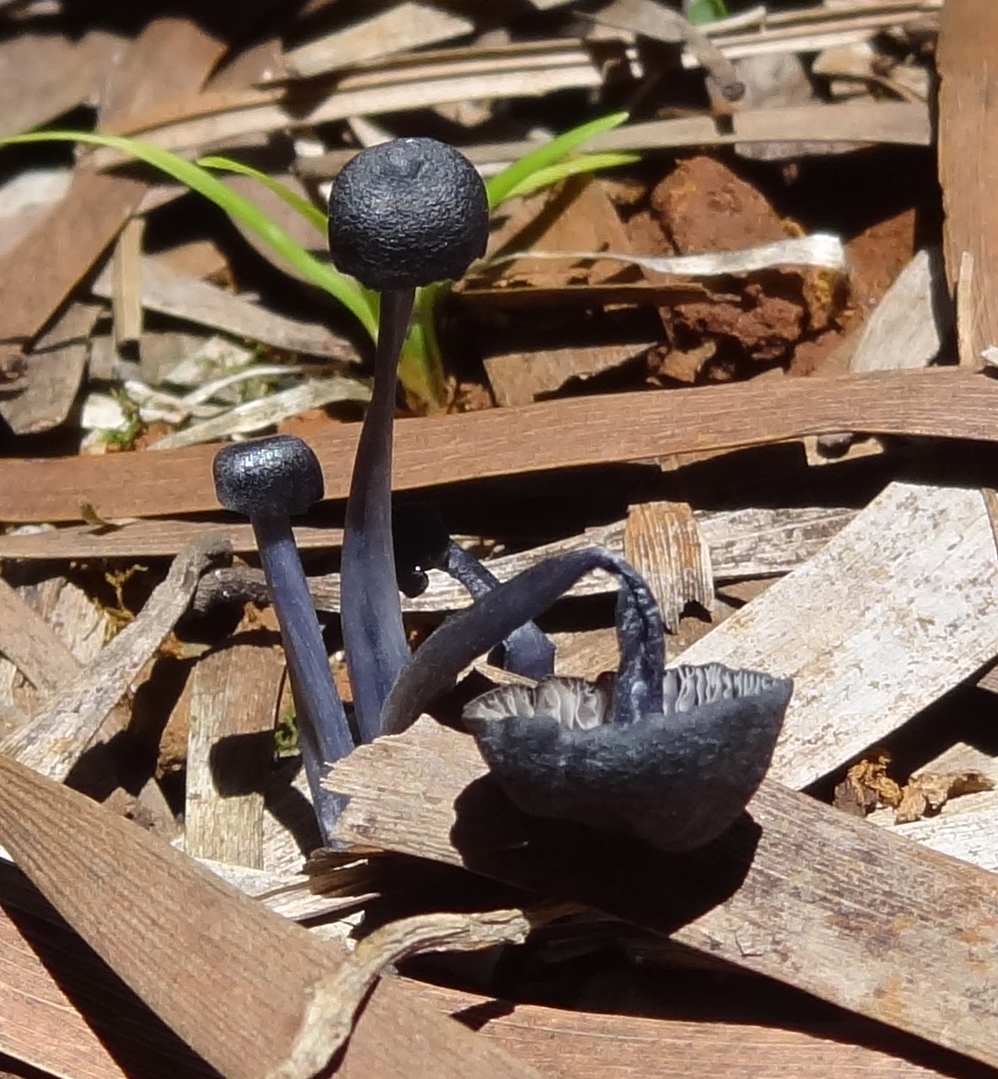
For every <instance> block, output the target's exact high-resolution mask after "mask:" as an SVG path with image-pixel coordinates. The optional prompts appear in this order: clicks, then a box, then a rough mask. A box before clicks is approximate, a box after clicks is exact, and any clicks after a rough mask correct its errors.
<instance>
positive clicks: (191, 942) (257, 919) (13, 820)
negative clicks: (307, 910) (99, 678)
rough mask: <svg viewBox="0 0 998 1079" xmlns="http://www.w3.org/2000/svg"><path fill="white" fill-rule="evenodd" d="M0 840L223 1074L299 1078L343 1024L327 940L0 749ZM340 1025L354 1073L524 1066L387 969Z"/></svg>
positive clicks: (342, 952)
mask: <svg viewBox="0 0 998 1079" xmlns="http://www.w3.org/2000/svg"><path fill="white" fill-rule="evenodd" d="M0 843H3V845H4V846H5V847H6V848H7V850H8V851H9V852H10V853H11V855H13V857H14V859H15V861H16V862H17V864H18V866H19V867H20V868H21V869H22V870H23V871H24V873H25V874H26V876H27V877H28V878H29V879H30V880H31V882H32V883H33V884H34V885H35V886H36V887H37V888H38V890H39V891H40V892H41V893H42V894H43V895H44V896H45V898H46V899H47V900H48V901H49V902H50V903H51V904H52V905H53V906H54V907H55V908H56V910H57V911H58V912H59V913H60V914H61V915H62V917H63V918H65V919H66V921H67V922H68V923H69V924H70V925H71V926H72V928H73V929H75V930H76V931H77V932H78V933H79V934H80V936H81V937H83V939H84V940H85V941H86V942H87V943H88V944H89V945H90V946H91V947H92V948H93V949H94V951H95V952H96V953H97V954H98V955H99V956H100V957H101V958H102V959H103V960H104V961H105V962H106V963H107V964H108V966H110V967H111V968H112V969H113V970H114V971H115V973H117V974H118V975H119V977H120V978H121V979H122V981H124V982H125V983H126V984H127V985H128V986H129V987H130V988H131V989H132V990H133V991H134V992H135V993H136V995H137V996H139V997H140V998H141V999H142V1000H144V1001H145V1003H146V1004H147V1005H148V1006H149V1007H150V1008H151V1009H152V1010H153V1011H154V1012H155V1013H156V1014H157V1015H158V1016H159V1017H160V1018H161V1019H162V1020H163V1021H164V1022H165V1023H166V1024H167V1026H169V1027H170V1029H171V1030H173V1031H174V1032H175V1033H176V1034H178V1035H179V1036H180V1037H182V1038H183V1039H184V1040H185V1041H186V1042H187V1043H188V1044H189V1045H190V1046H191V1047H192V1048H193V1049H195V1050H196V1051H197V1052H198V1053H200V1054H201V1055H202V1056H203V1057H204V1058H205V1060H206V1061H208V1062H209V1063H210V1064H212V1065H213V1066H214V1067H215V1068H217V1069H218V1070H219V1071H220V1072H221V1073H222V1074H223V1075H224V1076H226V1077H227V1079H308V1077H310V1076H312V1075H314V1074H316V1073H317V1072H319V1071H320V1070H321V1069H322V1068H323V1067H324V1066H325V1065H326V1063H327V1062H328V1061H329V1060H330V1058H331V1055H332V1054H333V1053H334V1052H335V1050H336V1048H337V1046H338V1045H340V1044H341V1040H342V1037H343V1036H344V1035H346V1034H348V1032H349V1029H350V1027H349V1022H347V1023H346V1024H343V1019H344V1018H346V1019H347V1020H349V1018H350V1016H351V1015H352V1013H353V1009H354V1008H355V1007H356V1003H357V1002H356V1000H352V1002H348V1010H346V1011H344V1006H343V1005H344V1003H345V998H344V996H343V994H342V989H341V986H342V982H341V979H340V978H339V977H338V972H339V969H340V967H341V965H342V964H343V963H344V962H347V961H348V955H349V953H348V952H347V950H346V948H345V947H344V946H343V945H341V944H339V943H338V942H332V941H320V940H317V939H315V938H314V937H312V936H310V934H309V933H308V932H307V931H306V930H304V929H301V928H300V927H298V926H296V925H293V924H291V923H289V922H287V921H285V920H284V919H282V918H281V917H279V916H278V915H275V914H273V913H271V912H270V911H267V910H266V909H265V908H264V907H262V906H260V905H259V904H257V903H256V902H254V901H253V900H251V899H249V898H248V897H247V896H245V895H243V894H242V893H240V892H237V891H235V889H233V888H232V887H231V886H230V885H228V884H225V883H224V882H223V881H222V880H220V879H219V878H218V877H215V876H214V875H213V874H211V873H210V872H209V871H208V870H206V869H204V868H203V867H201V866H200V865H198V864H197V863H196V862H194V861H193V860H192V859H190V858H188V857H187V856H186V855H184V854H182V853H181V852H180V851H177V850H175V849H174V848H173V847H171V846H170V845H169V844H167V843H164V842H162V841H161V840H158V839H156V838H154V837H153V836H151V835H149V834H148V833H146V832H143V831H141V829H139V828H138V827H137V826H136V825H134V824H132V823H131V822H129V821H126V820H124V819H123V818H121V817H116V816H114V815H113V814H111V813H109V812H108V811H107V810H106V809H103V808H102V807H100V806H98V805H96V804H95V803H94V802H91V801H90V800H89V799H88V798H85V797H84V796H83V795H81V794H79V793H78V792H76V791H73V790H70V789H69V788H68V787H65V786H62V785H61V784H58V783H54V782H53V781H51V780H46V779H44V778H43V777H41V776H39V775H37V774H36V773H34V772H32V771H31V770H30V769H28V768H25V767H24V766H22V765H20V764H18V763H17V762H15V761H13V760H10V759H9V758H7V757H3V756H0ZM5 974H6V972H5V971H4V970H3V969H0V983H2V981H3V979H4V977H5ZM15 1003H18V1002H15ZM22 1003H23V1002H22ZM28 1003H29V1004H30V1002H28ZM11 1006H12V1005H11V1002H10V1000H9V998H8V994H6V993H3V992H0V1019H2V1021H0V1038H9V1037H12V1036H13V1033H14V1032H13V1031H12V1028H11V1027H10V1025H9V1019H8V1015H7V1009H8V1008H10V1007H11ZM23 1016H24V1012H23V1010H22V1011H21V1017H22V1021H23ZM28 1023H29V1027H30V1026H31V1024H30V1018H29V1020H28ZM31 1029H33V1028H31ZM352 1040H353V1043H354V1044H353V1046H352V1048H351V1055H353V1059H354V1060H355V1061H356V1062H357V1066H356V1067H355V1068H354V1070H352V1071H351V1072H349V1073H348V1074H352V1075H355V1076H361V1075H363V1076H365V1079H395V1077H398V1079H402V1077H408V1079H413V1077H415V1076H422V1075H433V1076H435V1077H439V1079H502V1077H505V1079H540V1074H539V1073H538V1072H537V1071H535V1070H534V1069H533V1068H531V1067H529V1066H528V1065H526V1064H523V1063H521V1062H520V1061H518V1060H516V1059H515V1058H514V1057H512V1056H510V1055H508V1054H507V1053H505V1052H504V1051H503V1050H502V1049H500V1048H499V1047H497V1046H496V1045H494V1044H491V1043H489V1042H488V1041H487V1040H486V1039H484V1038H481V1037H479V1036H478V1035H475V1034H472V1033H471V1032H470V1031H468V1030H465V1029H462V1028H461V1027H460V1026H459V1025H458V1024H457V1023H454V1022H452V1021H451V1020H448V1019H446V1018H444V1017H442V1016H440V1014H439V1013H438V1012H435V1011H434V1010H433V1009H432V1008H428V1007H426V1006H424V1005H422V1004H421V1003H420V1002H419V1001H418V1000H415V999H413V998H412V997H411V996H410V995H406V994H402V995H400V994H399V992H398V991H397V988H396V987H395V986H393V985H392V984H391V983H390V982H388V983H386V988H385V991H384V993H383V994H382V1011H380V1012H378V1011H377V1010H375V1012H374V1013H373V1014H372V1015H371V1016H370V1017H368V1018H367V1020H366V1023H361V1024H360V1025H359V1026H358V1028H357V1032H356V1034H355V1035H354V1037H353V1039H352ZM0 1045H2V1043H0ZM26 1048H27V1049H28V1050H30V1048H31V1047H30V1046H28V1047H26ZM36 1048H43V1047H37V1046H36Z"/></svg>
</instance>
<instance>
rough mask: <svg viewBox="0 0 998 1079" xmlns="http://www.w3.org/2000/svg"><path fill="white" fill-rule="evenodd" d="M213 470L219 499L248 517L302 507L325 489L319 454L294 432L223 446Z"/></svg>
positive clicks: (277, 514)
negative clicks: (316, 454) (292, 433)
mask: <svg viewBox="0 0 998 1079" xmlns="http://www.w3.org/2000/svg"><path fill="white" fill-rule="evenodd" d="M212 475H213V477H214V480H215V495H216V497H217V498H218V501H219V502H221V504H222V505H223V506H224V507H225V508H226V509H227V510H232V512H233V513H241V514H242V515H243V516H244V517H249V518H250V519H253V518H259V517H285V516H294V515H296V514H299V513H305V511H306V510H307V509H308V508H309V506H311V505H312V504H313V503H314V502H318V501H319V500H320V499H321V498H322V495H323V492H324V488H323V483H322V469H321V467H320V466H319V459H318V458H317V457H316V456H315V454H314V453H313V452H312V450H311V448H310V447H309V446H308V445H307V444H306V443H305V442H303V441H302V440H301V439H300V438H299V437H298V436H297V435H272V436H271V437H269V438H260V439H256V440H254V441H252V442H232V443H230V444H229V445H227V446H223V447H222V448H221V449H220V450H219V451H218V453H216V454H215V461H214V464H213V465H212Z"/></svg>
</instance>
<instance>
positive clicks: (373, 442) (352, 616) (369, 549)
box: [340, 288, 415, 742]
mask: <svg viewBox="0 0 998 1079" xmlns="http://www.w3.org/2000/svg"><path fill="white" fill-rule="evenodd" d="M414 295H415V290H414V289H411V288H407V289H389V290H385V291H384V292H383V293H382V294H381V321H380V327H379V331H378V345H377V350H376V353H375V359H374V391H373V395H372V397H371V403H370V406H369V407H368V410H367V415H366V416H365V417H364V424H363V426H362V427H361V432H360V439H359V441H358V443H357V456H356V457H355V459H354V466H353V478H352V480H351V482H350V497H349V498H348V500H347V509H346V521H345V524H344V529H343V556H342V561H341V564H340V575H341V580H342V600H341V612H342V614H341V619H342V624H343V643H344V647H345V649H346V654H347V668H348V670H349V672H350V685H351V687H352V689H353V699H354V715H355V718H356V722H357V729H358V731H359V733H360V738H361V741H362V742H369V741H371V739H373V738H375V737H377V735H378V734H380V733H381V709H382V706H383V705H384V702H385V700H386V699H387V697H388V694H389V691H390V690H391V688H392V684H393V683H394V682H395V679H396V677H397V676H398V673H399V672H400V671H401V670H402V668H403V667H404V666H405V665H406V663H407V662H408V661H409V647H408V645H407V644H406V639H405V630H404V629H403V626H402V606H401V603H400V602H399V593H398V583H397V579H396V574H395V558H394V554H393V551H392V503H391V482H392V477H391V470H392V421H393V419H394V416H395V386H396V381H397V374H396V371H397V367H398V357H399V352H400V351H401V348H402V342H403V340H404V338H405V333H406V329H407V327H408V324H409V316H410V314H411V312H412V304H413V298H414Z"/></svg>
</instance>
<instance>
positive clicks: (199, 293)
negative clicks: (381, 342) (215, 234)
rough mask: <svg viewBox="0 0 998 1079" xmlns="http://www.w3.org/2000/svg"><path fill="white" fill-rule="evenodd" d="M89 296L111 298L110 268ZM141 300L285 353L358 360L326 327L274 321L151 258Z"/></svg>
mask: <svg viewBox="0 0 998 1079" xmlns="http://www.w3.org/2000/svg"><path fill="white" fill-rule="evenodd" d="M92 291H93V293H94V295H95V296H100V297H102V298H104V299H109V298H110V297H111V296H113V295H114V287H113V277H112V273H111V269H110V267H108V268H107V269H105V270H104V272H103V273H101V275H100V276H99V277H98V278H97V280H96V281H95V282H94V283H93V286H92ZM141 296H142V306H143V307H145V308H146V309H147V310H149V311H158V312H159V313H160V314H164V315H173V316H174V317H175V318H182V319H186V320H187V321H189V322H196V323H198V324H200V325H202V326H211V327H212V328H213V329H217V330H224V331H225V332H226V333H231V334H234V335H235V336H237V337H247V338H249V339H250V340H253V341H260V342H261V343H263V344H267V345H273V346H274V347H275V348H282V349H287V350H288V351H289V352H304V353H307V354H309V355H311V356H323V357H325V358H326V359H338V360H343V361H348V362H349V361H354V362H355V361H358V360H359V358H360V357H359V356H358V355H357V350H356V349H355V348H354V346H353V345H352V344H350V342H349V341H347V340H346V338H343V337H338V336H337V335H336V334H334V333H332V332H331V331H330V330H328V329H327V328H326V327H325V326H320V325H319V324H318V323H308V322H299V321H298V320H296V319H291V318H287V317H285V316H284V315H277V314H275V313H274V312H272V311H268V310H267V309H266V308H264V307H261V306H260V305H259V304H254V303H250V302H249V301H248V300H244V299H241V298H240V297H239V296H234V295H232V293H230V292H226V291H225V289H221V288H219V287H218V286H217V285H212V284H210V283H209V282H208V281H201V280H199V279H198V278H194V277H188V276H185V275H184V274H180V273H177V272H176V271H174V270H170V269H168V268H167V267H166V266H165V265H164V264H163V263H161V262H160V261H158V260H157V259H155V258H144V259H142V284H141Z"/></svg>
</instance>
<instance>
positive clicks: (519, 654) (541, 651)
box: [442, 539, 554, 681]
mask: <svg viewBox="0 0 998 1079" xmlns="http://www.w3.org/2000/svg"><path fill="white" fill-rule="evenodd" d="M442 568H443V570H444V572H445V573H448V574H449V575H450V576H451V577H453V578H454V579H455V580H456V581H459V582H460V583H461V584H462V585H464V587H465V588H466V589H467V591H468V594H469V595H470V596H471V597H472V598H473V599H480V598H481V597H482V596H484V595H486V593H488V592H491V591H492V589H493V588H495V587H496V586H497V585H498V584H499V578H498V577H496V575H495V574H494V573H493V572H492V571H491V570H490V569H489V568H488V567H487V566H484V565H483V564H482V563H481V562H479V560H478V559H477V558H475V556H474V555H472V554H469V553H468V552H467V551H466V550H465V549H464V548H463V547H462V546H461V545H460V544H459V543H455V542H454V541H453V540H452V539H448V541H447V550H446V552H445V553H444V561H443V567H442ZM498 648H499V649H500V650H501V655H500V656H499V657H498V658H499V661H500V663H501V665H502V667H503V669H504V670H507V671H512V672H513V674H521V675H523V677H524V678H533V679H534V680H535V681H539V680H540V679H541V678H544V677H545V676H546V675H549V674H552V673H553V672H554V645H553V644H552V643H551V640H550V639H549V638H548V636H547V635H546V634H544V633H542V632H541V630H540V629H539V628H538V626H537V624H536V623H535V622H524V624H523V625H522V626H517V627H516V629H514V630H513V631H512V632H511V633H509V634H508V635H507V636H506V637H504V638H503V640H502V642H501V643H500V644H499V645H498Z"/></svg>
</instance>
